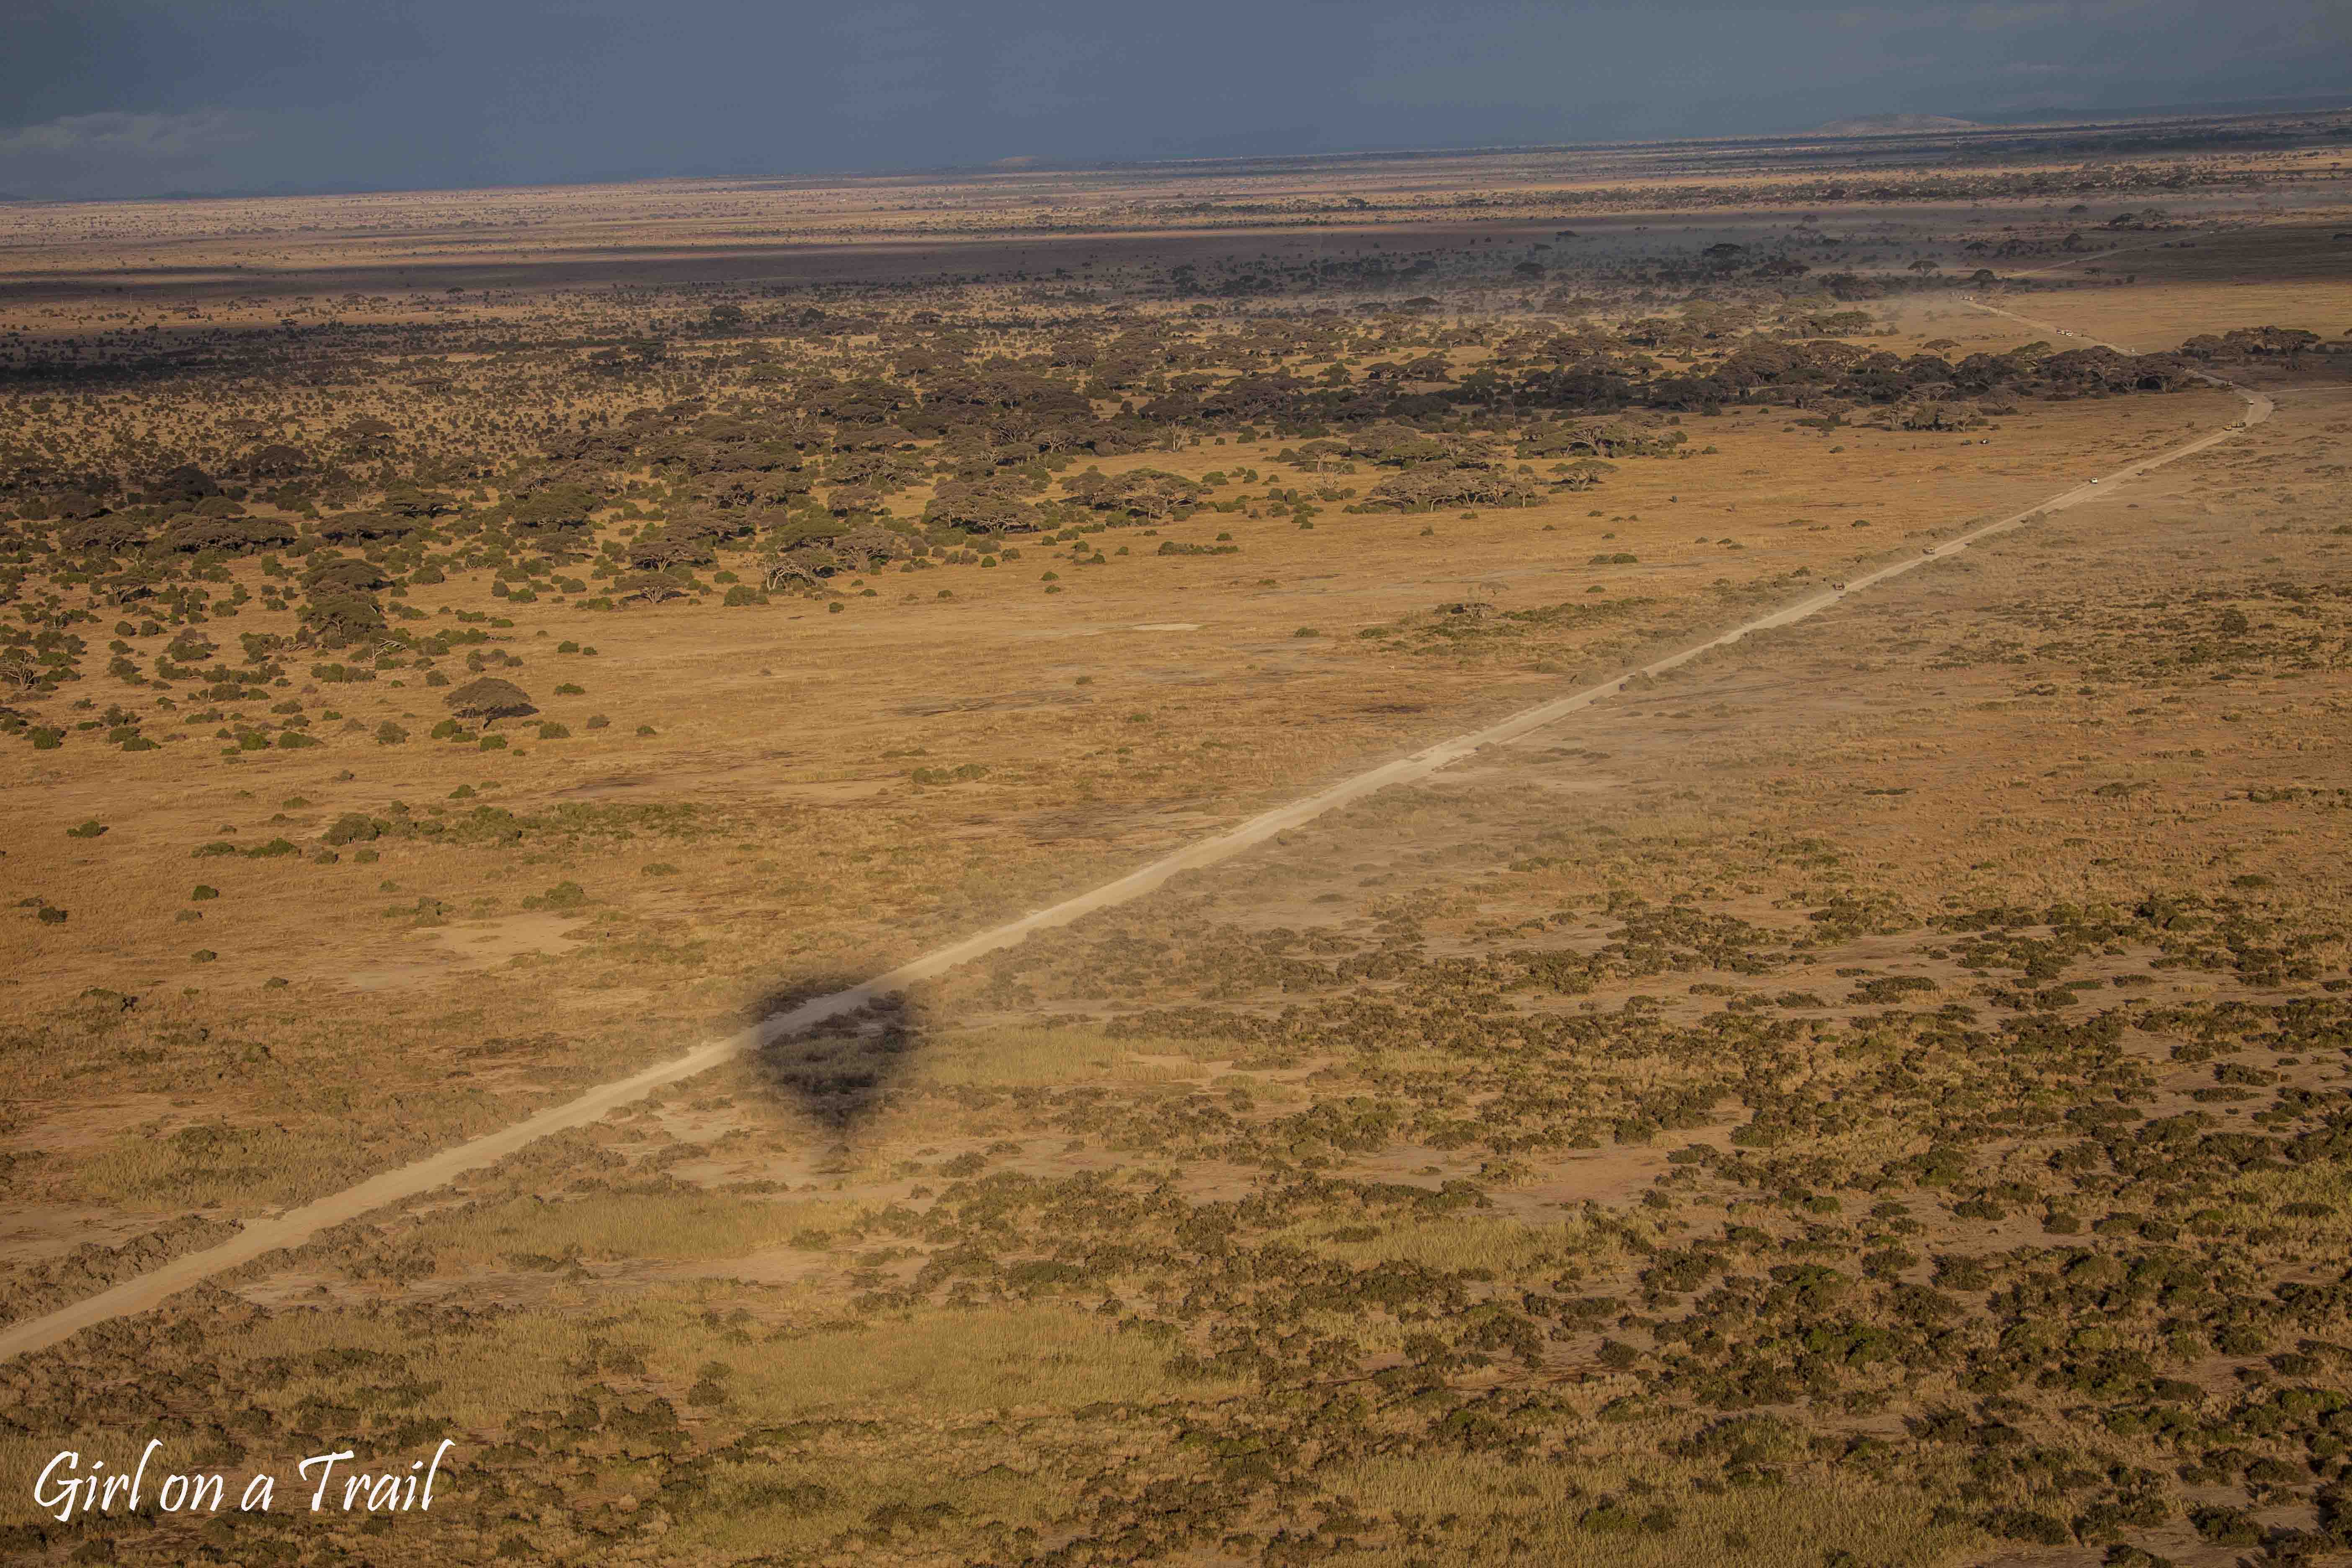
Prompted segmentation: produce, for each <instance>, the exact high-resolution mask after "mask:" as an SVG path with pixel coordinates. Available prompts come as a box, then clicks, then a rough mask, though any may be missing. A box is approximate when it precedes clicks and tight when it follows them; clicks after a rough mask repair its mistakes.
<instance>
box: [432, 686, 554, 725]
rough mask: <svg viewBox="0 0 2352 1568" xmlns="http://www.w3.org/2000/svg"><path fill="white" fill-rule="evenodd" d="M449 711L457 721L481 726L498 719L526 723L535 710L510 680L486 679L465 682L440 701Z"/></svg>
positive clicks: (527, 693)
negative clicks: (473, 720)
mask: <svg viewBox="0 0 2352 1568" xmlns="http://www.w3.org/2000/svg"><path fill="white" fill-rule="evenodd" d="M442 700H443V701H445V702H446V703H447V704H448V705H449V711H450V712H452V713H454V714H456V715H457V717H458V718H460V719H479V720H480V721H482V722H483V724H484V725H485V726H488V725H490V724H495V723H497V722H498V721H499V720H501V719H527V718H529V717H530V715H531V714H533V713H536V712H538V711H539V710H538V709H537V708H535V707H533V706H532V705H531V700H530V693H529V692H527V691H525V690H523V689H522V688H521V687H520V686H517V685H516V684H515V683H514V682H513V681H511V680H500V679H499V678H498V677H497V676H494V675H486V676H484V677H482V679H479V680H469V681H467V683H466V684H465V685H463V686H461V687H459V688H457V690H455V691H452V692H451V693H449V695H448V696H447V697H446V698H444V699H442Z"/></svg>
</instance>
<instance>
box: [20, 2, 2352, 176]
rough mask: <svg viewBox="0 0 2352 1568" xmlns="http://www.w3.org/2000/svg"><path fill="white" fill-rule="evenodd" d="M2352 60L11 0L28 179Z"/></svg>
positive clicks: (1867, 14) (601, 172)
mask: <svg viewBox="0 0 2352 1568" xmlns="http://www.w3.org/2000/svg"><path fill="white" fill-rule="evenodd" d="M2347 84H2352V5H2347V4H2346V3H2345V0H1981V3H1978V0H1880V3H1872V0H1847V3H1843V4H1840V3H1834V0H1743V3H1733V0H1638V3H1626V4H1606V5H1592V4H1583V3H1569V0H1172V3H1171V0H1160V3H1158V4H1151V5H1139V4H1134V3H1132V0H1128V3H1122V0H1108V3H1106V0H955V3H952V4H949V3H940V0H872V3H868V4H860V3H857V0H849V3H846V4H845V3H843V0H825V3H823V4H814V3H806V0H0V195H15V196H20V197H34V198H42V199H57V198H90V197H121V196H136V195H154V194H160V193H166V192H184V191H267V190H272V189H345V190H348V189H387V188H412V189H414V188H440V187H451V186H478V185H497V184H542V183H551V182H572V181H586V180H604V179H625V178H639V177H644V176H648V175H664V174H699V175H713V174H717V175H751V174H825V173H837V172H852V171H887V170H894V169H932V168H941V167H970V166H974V165H979V164H985V163H992V162H995V161H997V160H1001V159H1007V158H1024V157H1025V158H1036V159H1041V160H1045V161H1048V162H1053V163H1065V162H1070V163H1096V162H1111V161H1122V162H1123V161H1131V160H1156V159H1175V158H1194V157H1227V156H1243V155H1256V154H1279V153H1328V152H1347V151H1354V150H1374V149H1394V148H1406V147H1465V146H1489V145H1502V144H1524V143H1529V142H1589V141H1618V140H1635V139H1648V138H1663V137H1679V136H1711V135H1722V134H1745V133H1769V132H1790V131H1802V130H1808V129H1811V127H1813V126H1815V125H1819V124H1821V123H1822V122H1823V121H1830V120H1833V119H1838V118H1843V117H1845V116H1849V115H1860V114H1874V113H1918V114H1946V115H1955V116H1958V117H1960V118H1964V119H1978V118H1992V119H2000V118H2015V117H2017V116H2019V115H2021V114H2025V113H2031V112H2034V111H2041V110H2054V111H2058V112H2061V113H2063V114H2067V115H2096V114H2098V113H2101V112H2113V111H2117V110H2130V109H2135V108H2140V107H2145V106H2151V105H2188V104H2200V103H2243V102H2248V101H2252V100H2271V99H2277V100H2296V101H2309V100H2327V99H2331V98H2334V97H2338V96H2341V97H2343V98H2345V99H2347V100H2352V86H2347Z"/></svg>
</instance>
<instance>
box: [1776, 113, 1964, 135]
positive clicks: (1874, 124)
mask: <svg viewBox="0 0 2352 1568" xmlns="http://www.w3.org/2000/svg"><path fill="white" fill-rule="evenodd" d="M1978 129H1979V126H1978V124H1977V122H1976V121H1973V120H1955V119H1953V118H1952V117H1951V116H1950V115H1948V114H1858V115H1855V116H1854V117H1853V119H1851V120H1832V121H1830V122H1829V123H1828V124H1827V125H1820V126H1815V127H1814V133H1815V134H1816V135H1821V136H1874V135H1879V134H1883V133H1884V132H1889V131H1975V130H1978Z"/></svg>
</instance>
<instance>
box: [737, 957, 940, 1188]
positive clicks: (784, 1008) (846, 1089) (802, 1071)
mask: <svg viewBox="0 0 2352 1568" xmlns="http://www.w3.org/2000/svg"><path fill="white" fill-rule="evenodd" d="M865 979H866V976H864V975H854V976H853V975H846V974H842V975H828V976H822V977H818V978H814V979H811V980H806V981H803V982H800V983H798V984H793V985H790V986H779V987H776V988H775V989H773V990H771V991H769V992H767V993H765V994H762V995H761V996H760V997H759V998H758V999H757V1000H756V1001H754V1002H752V1003H751V1005H749V1006H747V1007H746V1008H745V1009H744V1022H745V1023H747V1024H751V1023H756V1022H758V1021H760V1020H761V1019H764V1018H772V1017H775V1016H779V1015H782V1014H785V1013H789V1012H791V1011H792V1010H793V1009H794V1008H796V1007H799V1006H802V1005H805V1004H806V1003H808V1002H809V1001H811V1000H813V999H814V998H816V997H821V996H827V995H831V994H835V993H836V992H841V991H846V990H849V989H851V988H852V987H854V986H856V985H857V984H860V983H861V982H863V981H864V980H865ZM928 1035H929V1025H928V1021H927V1019H926V1018H925V1016H924V1014H923V1012H922V1009H921V1008H920V1007H919V1006H918V1005H916V1004H915V1003H914V1002H912V1001H911V1000H909V999H908V997H906V996H903V995H889V996H882V997H877V998H876V999H875V1000H873V1001H870V1002H867V1003H866V1004H865V1005H863V1006H861V1007H858V1008H856V1009H855V1010H854V1011H850V1012H845V1013H842V1014H840V1015H838V1016H835V1017H831V1018H827V1019H825V1020H824V1021H823V1022H821V1023H818V1024H815V1025H813V1026H810V1027H808V1028H806V1029H803V1030H800V1031H797V1032H795V1033H793V1034H791V1035H787V1036H785V1037H782V1038H781V1039H777V1040H773V1041H771V1042H770V1043H769V1044H767V1045H765V1046H762V1047H759V1048H758V1049H757V1050H755V1051H753V1052H752V1053H751V1058H750V1061H751V1070H752V1073H753V1076H754V1077H755V1078H757V1079H758V1080H759V1082H760V1084H761V1087H762V1088H763V1089H765V1090H766V1091H767V1092H768V1093H769V1094H770V1095H772V1097H773V1098H774V1100H776V1101H777V1103H778V1106H779V1108H780V1109H782V1110H788V1111H792V1112H796V1113H797V1114H799V1115H800V1116H802V1117H804V1118H806V1119H807V1120H808V1121H810V1122H811V1123H813V1124H814V1128H815V1129H816V1130H817V1131H818V1132H819V1134H820V1135H821V1136H823V1137H825V1138H827V1139H829V1140H830V1141H831V1142H832V1143H833V1144H834V1146H835V1148H834V1152H835V1153H846V1152H847V1151H848V1149H849V1146H850V1144H851V1143H852V1142H854V1141H855V1139H856V1134H857V1132H858V1131H859V1129H860V1128H861V1127H863V1126H864V1125H865V1124H866V1122H868V1121H871V1120H872V1119H873V1118H874V1117H875V1115H876V1114H877V1113H878V1112H879V1111H880V1110H881V1109H882V1107H883V1105H884V1103H885V1102H886V1100H887V1096H888V1093H889V1091H890V1089H891V1088H892V1087H893V1086H894V1085H896V1084H898V1082H900V1081H901V1080H902V1079H905V1078H906V1076H907V1075H908V1072H909V1071H910V1070H911V1069H912V1068H913V1067H914V1065H915V1063H916V1061H917V1060H918V1059H919V1056H920V1053H921V1048H922V1047H923V1044H924V1042H925V1040H926V1038H927V1037H928Z"/></svg>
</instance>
